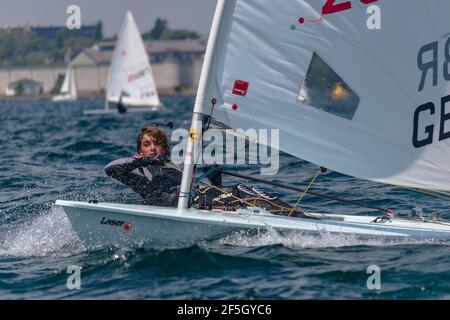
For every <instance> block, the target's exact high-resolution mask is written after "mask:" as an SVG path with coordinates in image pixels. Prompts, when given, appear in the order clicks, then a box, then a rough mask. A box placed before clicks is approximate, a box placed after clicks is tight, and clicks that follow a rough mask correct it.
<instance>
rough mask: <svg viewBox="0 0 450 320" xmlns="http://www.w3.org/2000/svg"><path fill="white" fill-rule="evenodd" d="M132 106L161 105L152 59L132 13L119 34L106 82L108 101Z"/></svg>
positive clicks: (128, 14) (127, 15)
mask: <svg viewBox="0 0 450 320" xmlns="http://www.w3.org/2000/svg"><path fill="white" fill-rule="evenodd" d="M121 96H122V103H123V104H124V105H126V106H129V107H133V106H136V107H139V106H140V107H148V106H159V105H160V100H159V96H158V92H157V90H156V85H155V80H154V78H153V72H152V68H151V66H150V61H149V57H148V55H147V50H146V48H145V45H144V42H143V41H142V37H141V34H140V32H139V29H138V27H137V25H136V22H135V21H134V18H133V15H132V14H131V12H127V14H126V16H125V19H124V21H123V24H122V27H121V29H120V32H119V36H118V40H117V44H116V47H115V49H114V54H113V58H112V61H111V67H110V71H109V76H108V82H107V93H106V100H107V101H109V102H113V103H117V102H118V101H119V99H120V97H121Z"/></svg>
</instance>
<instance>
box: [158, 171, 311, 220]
mask: <svg viewBox="0 0 450 320" xmlns="http://www.w3.org/2000/svg"><path fill="white" fill-rule="evenodd" d="M167 164H171V165H173V166H172V168H173V169H176V170H178V171H180V172H183V170H182V169H181V168H179V167H178V166H177V165H176V164H174V163H172V162H169V163H167ZM200 182H202V183H204V184H206V185H207V186H208V187H209V188H213V189H216V190H218V191H220V192H222V193H223V194H227V195H230V196H231V197H233V198H235V199H236V200H237V201H239V202H241V203H245V204H247V205H248V206H250V207H255V204H254V203H251V202H248V201H247V200H249V199H246V200H244V199H242V198H239V197H238V196H236V195H234V194H233V193H232V192H228V191H226V190H224V189H221V188H219V187H217V186H215V185H213V184H211V183H209V182H208V181H207V180H205V179H201V180H200ZM193 189H194V191H196V192H198V193H202V191H201V190H199V189H196V188H193ZM252 199H253V200H265V201H267V203H269V204H271V205H273V206H275V207H278V208H279V211H282V212H284V211H287V210H291V209H290V208H286V207H284V206H281V205H279V204H276V203H274V202H272V201H270V200H269V199H266V198H263V197H257V198H251V199H250V200H252ZM268 211H269V212H272V211H276V210H268ZM299 211H300V212H301V213H303V214H305V215H306V216H308V213H307V212H305V211H303V210H299Z"/></svg>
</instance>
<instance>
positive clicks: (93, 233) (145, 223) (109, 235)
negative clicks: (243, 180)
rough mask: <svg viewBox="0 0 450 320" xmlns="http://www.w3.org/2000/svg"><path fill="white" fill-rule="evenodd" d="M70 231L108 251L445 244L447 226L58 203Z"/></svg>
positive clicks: (449, 236) (449, 227)
mask: <svg viewBox="0 0 450 320" xmlns="http://www.w3.org/2000/svg"><path fill="white" fill-rule="evenodd" d="M56 205H58V206H61V207H63V209H64V211H65V213H66V214H67V216H68V218H69V220H70V222H71V224H72V227H73V229H74V230H75V232H77V234H78V236H79V237H80V239H81V240H82V242H83V243H84V245H85V246H86V247H87V248H89V249H94V248H99V247H108V246H123V245H126V246H130V245H135V244H138V245H145V246H148V245H150V246H172V245H190V244H195V243H198V242H200V241H205V240H213V239H217V238H220V237H223V236H226V235H229V234H231V233H232V232H234V231H241V230H248V231H264V230H267V229H274V230H276V231H278V232H281V233H286V232H301V233H307V234H320V233H323V232H329V233H330V234H340V235H343V234H346V235H354V236H356V237H358V238H374V239H376V238H387V239H389V238H418V239H450V225H448V224H440V223H431V222H423V221H418V220H405V219H396V218H394V219H391V220H390V221H384V222H381V223H374V222H373V220H374V219H375V217H370V216H351V215H321V214H316V216H318V217H321V218H322V219H321V220H316V219H308V218H294V217H286V216H277V215H272V214H269V213H266V212H252V211H251V210H243V211H241V212H226V211H214V212H211V211H205V210H196V209H185V210H183V211H179V210H178V209H176V208H166V207H150V206H140V205H127V204H117V203H86V202H76V201H64V200H57V201H56Z"/></svg>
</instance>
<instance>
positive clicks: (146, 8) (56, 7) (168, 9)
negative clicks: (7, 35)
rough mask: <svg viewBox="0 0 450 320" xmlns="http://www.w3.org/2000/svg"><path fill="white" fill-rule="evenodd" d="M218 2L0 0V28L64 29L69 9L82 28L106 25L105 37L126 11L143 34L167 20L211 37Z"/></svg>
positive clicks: (175, 27) (201, 0)
mask: <svg viewBox="0 0 450 320" xmlns="http://www.w3.org/2000/svg"><path fill="white" fill-rule="evenodd" d="M216 3H217V0H0V27H4V26H6V25H9V26H24V25H26V24H32V25H37V24H38V25H65V23H66V20H67V18H68V17H69V14H67V13H66V9H67V7H68V6H69V5H78V6H79V7H80V9H81V20H82V24H94V23H96V22H97V21H99V20H101V21H102V22H103V33H104V35H105V36H106V37H109V36H112V35H114V34H116V33H117V32H118V30H119V28H120V25H121V23H122V20H123V18H124V16H125V13H126V11H127V10H131V12H132V13H133V15H134V18H135V20H136V22H137V24H138V27H139V29H140V31H141V32H142V33H144V32H146V31H149V30H150V29H151V28H152V27H153V25H154V23H155V20H156V18H158V17H161V18H167V19H168V21H169V26H170V27H171V28H173V29H190V30H194V31H197V32H199V33H201V34H208V33H209V29H210V27H211V22H212V19H213V15H214V10H215V7H216Z"/></svg>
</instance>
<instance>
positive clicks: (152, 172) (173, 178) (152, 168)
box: [105, 155, 182, 206]
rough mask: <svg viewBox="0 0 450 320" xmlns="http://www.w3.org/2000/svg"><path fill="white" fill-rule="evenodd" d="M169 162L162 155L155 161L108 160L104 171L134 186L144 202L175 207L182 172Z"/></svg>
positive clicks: (134, 159)
mask: <svg viewBox="0 0 450 320" xmlns="http://www.w3.org/2000/svg"><path fill="white" fill-rule="evenodd" d="M168 162H169V159H168V157H167V156H165V155H162V157H161V158H160V159H157V160H156V159H151V158H147V157H142V156H134V157H129V158H122V159H118V160H115V161H112V162H110V163H109V164H108V165H107V166H106V167H105V172H106V174H107V175H108V176H110V177H112V178H114V179H116V180H118V181H120V182H122V183H123V184H125V185H126V186H128V187H130V188H131V189H133V191H134V192H136V193H137V194H139V195H140V196H141V197H142V198H143V199H144V202H145V204H147V205H153V206H176V204H177V201H178V192H179V186H180V184H181V177H182V173H181V172H180V171H178V170H177V169H174V168H172V167H169V166H167V165H166V163H168Z"/></svg>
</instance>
